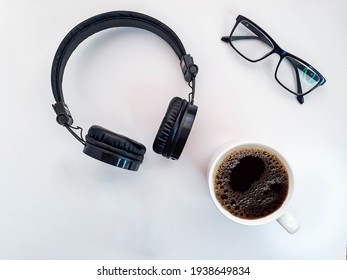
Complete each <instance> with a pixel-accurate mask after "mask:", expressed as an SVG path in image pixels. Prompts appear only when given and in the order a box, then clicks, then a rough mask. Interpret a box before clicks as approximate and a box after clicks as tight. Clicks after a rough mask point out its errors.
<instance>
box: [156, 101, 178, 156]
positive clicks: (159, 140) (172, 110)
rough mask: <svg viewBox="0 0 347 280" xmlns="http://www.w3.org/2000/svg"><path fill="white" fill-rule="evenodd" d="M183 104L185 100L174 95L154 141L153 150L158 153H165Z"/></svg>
mask: <svg viewBox="0 0 347 280" xmlns="http://www.w3.org/2000/svg"><path fill="white" fill-rule="evenodd" d="M182 106H183V100H182V98H179V97H174V98H173V99H172V100H171V102H170V104H169V106H168V108H167V110H166V114H165V116H164V118H163V120H162V122H161V124H160V127H159V130H158V133H157V135H156V137H155V139H154V142H153V151H154V152H156V153H158V154H163V152H164V150H165V147H166V145H167V144H168V139H169V137H170V133H171V131H172V129H173V127H174V125H175V122H176V120H177V117H178V115H179V113H180V110H181V109H182Z"/></svg>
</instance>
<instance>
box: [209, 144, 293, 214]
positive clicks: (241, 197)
mask: <svg viewBox="0 0 347 280" xmlns="http://www.w3.org/2000/svg"><path fill="white" fill-rule="evenodd" d="M246 157H256V158H259V159H261V160H262V161H263V162H264V165H265V169H264V171H263V173H262V174H261V177H260V178H259V179H258V180H256V181H255V182H253V183H252V184H251V186H250V187H249V188H248V189H247V190H244V191H239V190H235V189H233V186H231V182H230V174H231V173H232V172H233V170H235V168H236V166H237V165H238V164H239V163H240V161H241V160H242V159H244V158H246ZM251 171H252V170H250V172H251ZM214 189H215V194H216V197H217V199H218V201H219V203H220V204H221V205H222V207H223V208H224V209H226V210H227V211H229V212H230V213H231V214H233V215H235V216H237V217H239V218H244V219H257V218H261V217H265V216H267V215H269V214H271V213H273V212H274V211H276V210H277V209H278V208H280V206H281V205H282V204H283V202H284V200H285V198H286V196H287V193H288V173H287V171H286V169H285V167H284V165H283V164H282V162H281V161H280V160H279V159H278V157H277V156H276V155H274V154H272V153H270V152H268V151H265V150H263V149H261V148H244V149H241V150H237V151H234V152H232V153H231V154H229V155H228V156H226V157H225V158H224V159H223V161H222V162H221V163H220V165H219V166H218V167H217V172H216V175H215V184H214Z"/></svg>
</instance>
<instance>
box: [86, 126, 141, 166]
mask: <svg viewBox="0 0 347 280" xmlns="http://www.w3.org/2000/svg"><path fill="white" fill-rule="evenodd" d="M86 140H87V142H88V143H90V144H92V145H95V146H98V147H100V148H103V149H106V150H108V151H111V152H113V153H116V154H120V155H123V156H125V157H129V158H131V159H135V160H143V156H144V154H145V153H146V147H145V146H144V145H142V144H141V143H139V142H137V141H135V140H132V139H130V138H128V137H126V136H124V135H121V134H117V133H115V132H112V131H110V130H107V129H105V128H103V127H101V126H98V125H93V126H92V127H91V128H90V129H89V130H88V134H87V135H86Z"/></svg>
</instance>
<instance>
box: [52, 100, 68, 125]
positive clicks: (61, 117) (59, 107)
mask: <svg viewBox="0 0 347 280" xmlns="http://www.w3.org/2000/svg"><path fill="white" fill-rule="evenodd" d="M52 106H53V109H54V111H55V113H56V114H57V118H56V120H57V123H58V124H60V125H63V126H71V125H72V123H73V119H72V116H71V113H70V110H69V108H68V107H67V105H66V104H65V103H64V102H57V103H55V104H53V105H52Z"/></svg>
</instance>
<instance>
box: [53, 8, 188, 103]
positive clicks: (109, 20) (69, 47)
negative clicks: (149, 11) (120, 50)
mask: <svg viewBox="0 0 347 280" xmlns="http://www.w3.org/2000/svg"><path fill="white" fill-rule="evenodd" d="M119 26H124V27H135V28H141V29H145V30H148V31H150V32H153V33H155V34H157V35H158V36H160V37H161V38H163V39H164V40H165V41H166V42H167V43H168V44H169V45H170V46H171V47H172V48H173V50H174V51H175V52H176V54H177V56H178V57H179V59H181V58H182V56H184V55H185V54H186V51H185V49H184V46H183V44H182V42H181V40H180V39H179V37H178V36H177V35H176V33H175V32H174V31H173V30H172V29H171V28H169V27H168V26H167V25H165V24H164V23H162V22H161V21H159V20H157V19H155V18H153V17H150V16H147V15H145V14H141V13H137V12H132V11H112V12H107V13H103V14H99V15H96V16H93V17H91V18H89V19H87V20H85V21H83V22H81V23H80V24H78V25H77V26H75V27H74V28H73V29H72V30H71V31H70V32H69V33H68V34H67V35H66V36H65V38H64V39H63V41H62V42H61V43H60V45H59V47H58V49H57V52H56V54H55V57H54V60H53V65H52V72H51V84H52V90H53V95H54V98H55V100H56V101H57V102H60V101H64V97H63V91H62V81H63V74H64V69H65V66H66V63H67V61H68V60H69V57H70V55H71V54H72V53H73V51H74V50H75V49H76V48H77V47H78V45H79V44H80V43H82V42H83V41H84V40H85V39H86V38H88V37H89V36H91V35H93V34H95V33H97V32H99V31H102V30H104V29H108V28H112V27H119Z"/></svg>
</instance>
